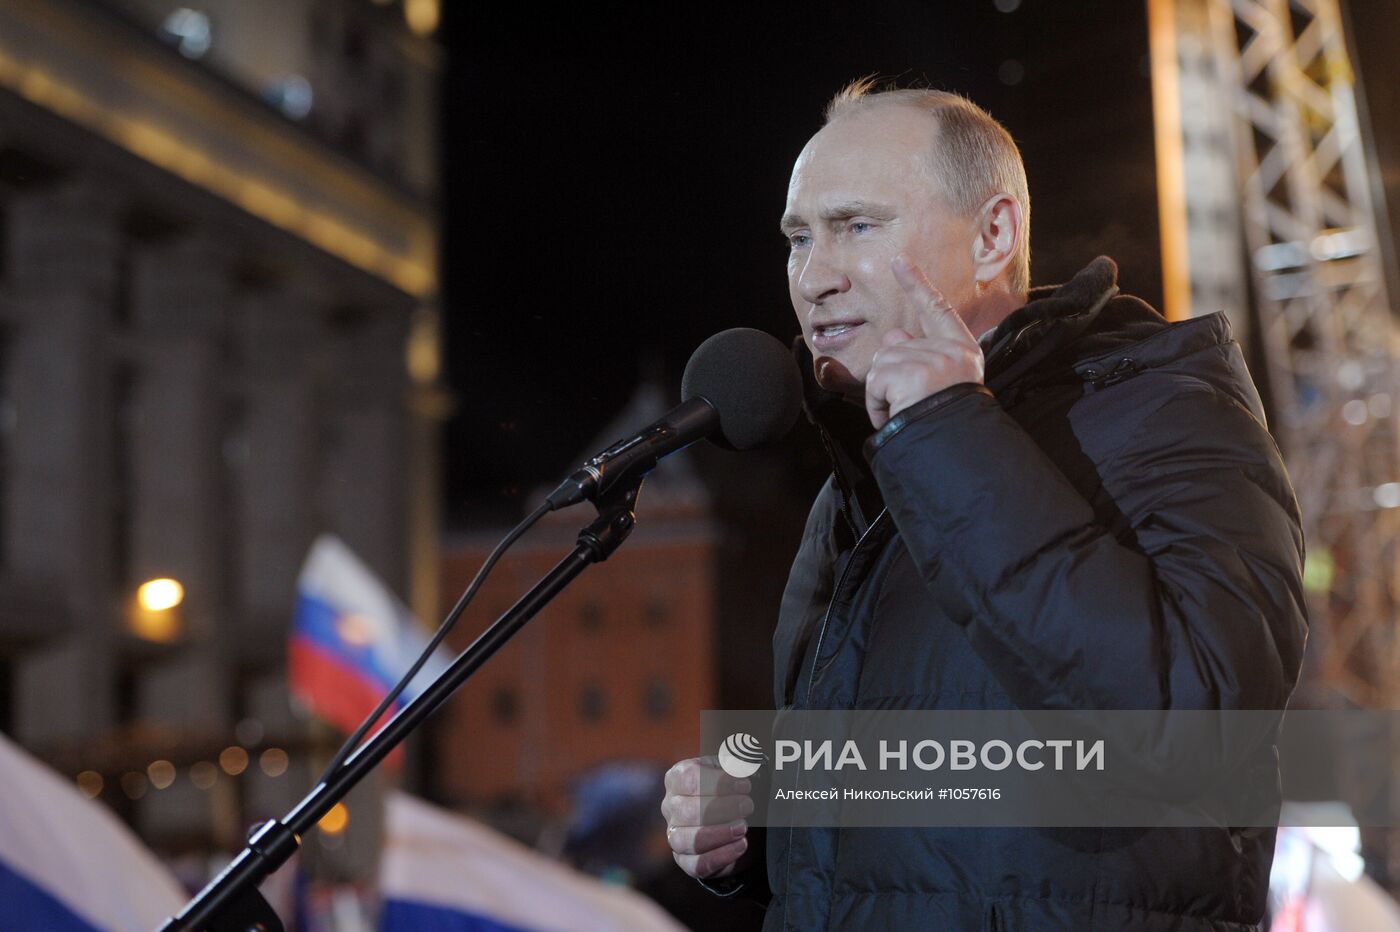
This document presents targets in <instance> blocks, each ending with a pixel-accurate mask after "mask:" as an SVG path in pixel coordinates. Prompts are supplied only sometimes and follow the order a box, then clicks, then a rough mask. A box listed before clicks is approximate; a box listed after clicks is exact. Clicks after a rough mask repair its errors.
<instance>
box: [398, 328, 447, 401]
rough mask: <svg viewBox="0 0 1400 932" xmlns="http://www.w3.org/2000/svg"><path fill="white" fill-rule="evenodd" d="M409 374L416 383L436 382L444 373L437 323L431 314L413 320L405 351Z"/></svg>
mask: <svg viewBox="0 0 1400 932" xmlns="http://www.w3.org/2000/svg"><path fill="white" fill-rule="evenodd" d="M405 353H406V356H407V363H408V374H409V375H411V376H413V380H414V381H415V382H419V383H422V384H428V383H431V382H436V381H437V377H438V375H439V374H440V373H441V372H442V353H441V351H440V349H439V346H438V332H437V321H436V320H435V319H434V317H433V316H432V315H431V314H426V313H420V314H418V315H417V316H416V317H414V319H413V325H412V328H411V329H410V330H409V333H408V345H407V347H406V350H405Z"/></svg>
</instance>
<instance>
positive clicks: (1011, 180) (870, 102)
mask: <svg viewBox="0 0 1400 932" xmlns="http://www.w3.org/2000/svg"><path fill="white" fill-rule="evenodd" d="M878 84H879V79H878V78H876V77H875V76H874V75H869V76H867V77H864V78H858V79H857V80H855V81H852V82H851V83H850V84H847V85H846V86H845V87H843V88H841V90H840V91H838V92H837V93H836V96H835V97H833V98H831V100H830V102H828V103H827V105H826V109H825V110H824V111H823V112H822V117H823V119H824V121H825V122H826V123H830V122H831V121H832V120H834V119H836V118H838V117H841V116H844V115H846V114H849V113H852V112H856V111H860V110H865V109H867V108H869V107H871V106H874V105H876V104H884V103H890V104H903V105H905V106H910V107H915V108H917V109H919V110H923V111H926V112H928V113H930V114H932V115H933V116H934V119H935V120H936V124H935V125H936V126H937V128H938V134H937V139H936V144H935V145H934V147H933V152H932V153H931V155H932V158H933V171H934V175H935V176H936V177H937V178H938V179H939V180H940V181H941V182H942V184H943V195H944V197H946V198H947V200H948V203H949V206H951V207H952V208H953V210H955V211H957V212H958V213H960V214H962V215H963V216H969V215H971V213H972V212H973V211H974V210H976V209H977V208H978V207H980V206H982V204H983V203H985V202H986V201H987V199H988V198H990V197H992V196H993V195H995V194H1006V195H1009V196H1010V197H1011V198H1012V199H1013V200H1015V201H1016V203H1017V204H1019V205H1020V207H1021V231H1020V241H1019V242H1018V243H1017V244H1016V253H1015V255H1014V256H1013V257H1012V260H1011V275H1010V278H1011V281H1010V284H1011V289H1012V290H1013V291H1015V292H1016V293H1017V294H1022V295H1024V294H1025V293H1026V292H1027V291H1028V290H1029V289H1030V284H1031V195H1030V189H1029V187H1028V186H1027V184H1026V166H1025V164H1024V163H1023V162H1022V161H1021V151H1020V150H1019V149H1017V148H1016V142H1015V140H1013V139H1012V138H1011V134H1010V133H1008V132H1007V131H1006V127H1004V126H1002V125H1001V124H1000V123H998V122H997V121H996V120H995V119H993V118H992V115H991V114H989V113H988V112H987V111H985V110H983V109H982V108H981V107H979V106H977V105H976V104H974V103H973V102H972V101H970V100H968V99H967V98H966V97H961V96H959V95H957V94H952V93H949V92H947V91H936V90H933V89H931V88H898V87H888V88H886V89H885V90H875V87H876V85H878Z"/></svg>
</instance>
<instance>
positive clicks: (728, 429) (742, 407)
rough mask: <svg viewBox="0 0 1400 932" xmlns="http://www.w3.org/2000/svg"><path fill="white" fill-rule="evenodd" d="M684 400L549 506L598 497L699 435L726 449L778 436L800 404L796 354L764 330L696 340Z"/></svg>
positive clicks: (583, 470) (565, 486) (573, 480)
mask: <svg viewBox="0 0 1400 932" xmlns="http://www.w3.org/2000/svg"><path fill="white" fill-rule="evenodd" d="M681 398H682V399H683V400H682V401H681V403H680V404H679V405H677V406H676V407H674V408H672V409H671V410H670V411H668V412H667V413H666V414H665V415H664V416H663V417H661V418H660V419H658V420H657V421H655V422H654V423H652V424H648V425H647V426H646V427H643V428H642V429H641V430H640V431H638V432H637V433H635V434H633V435H632V436H630V437H625V438H623V439H622V440H619V441H618V442H617V443H615V444H613V445H612V446H610V447H608V448H607V449H606V450H604V451H603V452H602V453H599V454H598V455H597V456H595V457H593V458H592V459H591V460H589V461H588V462H587V463H584V464H583V466H582V467H580V468H579V469H578V470H576V471H575V472H574V473H573V475H571V476H569V478H567V479H565V480H564V481H563V482H561V483H560V484H559V487H558V488H557V489H555V490H554V491H553V492H551V493H550V494H549V497H548V498H546V499H545V503H546V504H547V505H548V506H549V508H550V510H555V509H558V508H565V507H567V506H569V505H576V504H578V503H579V502H581V501H583V500H585V499H588V500H590V501H596V500H597V499H598V498H599V497H600V496H602V495H603V494H605V493H606V492H607V491H608V490H609V489H611V488H612V487H613V486H614V485H616V484H617V483H618V482H620V481H621V480H623V479H629V478H632V477H634V476H637V475H646V474H647V473H649V472H651V470H652V469H653V468H655V466H656V464H657V462H658V461H659V460H661V459H662V458H663V457H666V456H669V455H670V454H672V453H675V452H676V451H677V450H681V449H684V448H685V447H688V446H690V445H691V444H692V443H694V442H695V441H697V440H699V439H700V438H701V437H709V438H710V440H711V442H713V443H715V444H718V445H719V446H721V447H724V448H725V449H727V450H748V449H751V448H753V447H756V446H759V445H761V444H765V443H772V442H774V441H776V440H779V439H781V438H782V437H783V435H784V434H786V433H787V432H788V431H789V430H790V429H791V428H792V425H793V422H795V421H796V420H797V412H798V411H799V410H800V409H801V407H802V377H801V375H800V374H799V373H798V371H797V364H796V363H795V362H794V361H793V358H792V354H791V352H790V351H789V350H788V348H787V347H785V346H783V344H782V343H781V342H779V341H778V340H777V339H776V338H774V337H771V336H769V335H768V334H766V333H764V332H763V331H761V330H754V329H752V328H749V327H735V328H734V329H732V330H724V331H721V332H720V333H717V334H715V335H714V336H712V337H710V338H709V339H708V340H706V341H705V342H704V343H701V344H700V345H699V346H698V347H696V349H695V352H694V353H692V354H691V355H690V361H689V362H687V363H686V366H685V374H684V375H683V376H682V377H681Z"/></svg>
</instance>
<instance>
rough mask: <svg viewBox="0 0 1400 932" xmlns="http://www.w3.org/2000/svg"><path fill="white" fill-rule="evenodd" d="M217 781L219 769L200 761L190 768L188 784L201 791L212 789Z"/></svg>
mask: <svg viewBox="0 0 1400 932" xmlns="http://www.w3.org/2000/svg"><path fill="white" fill-rule="evenodd" d="M218 780H219V768H218V767H215V766H214V765H213V764H211V763H210V762H209V761H207V760H202V761H200V762H199V763H197V764H195V765H194V766H192V767H191V768H190V782H191V783H193V784H194V785H195V786H197V787H199V788H200V789H201V790H208V789H212V788H213V786H214V784H215V783H217V782H218Z"/></svg>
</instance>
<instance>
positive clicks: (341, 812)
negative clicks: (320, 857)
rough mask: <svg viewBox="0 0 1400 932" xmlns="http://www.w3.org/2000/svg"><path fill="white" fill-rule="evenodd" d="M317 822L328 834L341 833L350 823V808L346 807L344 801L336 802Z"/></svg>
mask: <svg viewBox="0 0 1400 932" xmlns="http://www.w3.org/2000/svg"><path fill="white" fill-rule="evenodd" d="M316 824H317V826H319V827H320V829H321V831H323V832H325V833H326V834H327V835H339V834H340V833H341V832H343V831H345V826H347V825H349V824H350V810H349V809H346V808H345V804H344V803H336V804H335V805H334V806H332V807H331V809H330V811H329V812H327V813H326V814H325V815H323V816H321V821H320V822H317V823H316Z"/></svg>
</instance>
